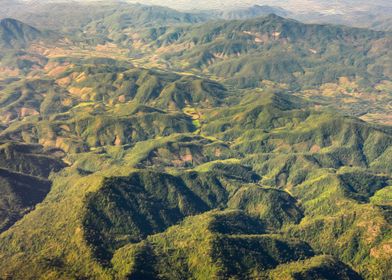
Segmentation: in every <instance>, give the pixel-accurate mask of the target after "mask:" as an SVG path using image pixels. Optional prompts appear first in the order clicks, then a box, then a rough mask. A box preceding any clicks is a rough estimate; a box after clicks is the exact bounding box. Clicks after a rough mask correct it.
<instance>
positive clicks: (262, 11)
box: [219, 5, 290, 19]
mask: <svg viewBox="0 0 392 280" xmlns="http://www.w3.org/2000/svg"><path fill="white" fill-rule="evenodd" d="M269 14H276V15H278V16H282V17H287V16H288V15H289V14H290V12H288V11H286V10H285V9H282V8H279V7H272V6H266V5H263V6H259V5H254V6H252V7H248V8H241V9H235V10H228V11H222V12H220V13H219V15H220V17H221V18H223V19H247V18H254V17H261V16H267V15H269Z"/></svg>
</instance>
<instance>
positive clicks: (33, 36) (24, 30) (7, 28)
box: [0, 18, 43, 48]
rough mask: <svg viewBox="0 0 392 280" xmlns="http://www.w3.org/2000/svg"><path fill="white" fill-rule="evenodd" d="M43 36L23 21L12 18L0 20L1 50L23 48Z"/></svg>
mask: <svg viewBox="0 0 392 280" xmlns="http://www.w3.org/2000/svg"><path fill="white" fill-rule="evenodd" d="M42 36H43V34H42V33H41V32H40V31H39V30H38V29H36V28H34V27H32V26H30V25H28V24H25V23H23V22H21V21H18V20H15V19H11V18H6V19H1V20H0V47H1V48H23V47H26V46H27V45H28V44H29V43H31V42H32V41H34V40H37V39H39V38H40V37H42Z"/></svg>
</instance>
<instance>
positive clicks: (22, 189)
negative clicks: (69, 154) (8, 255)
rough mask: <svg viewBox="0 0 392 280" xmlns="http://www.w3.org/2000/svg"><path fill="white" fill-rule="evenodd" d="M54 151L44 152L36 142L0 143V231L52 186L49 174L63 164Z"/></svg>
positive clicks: (19, 216) (21, 214) (30, 206)
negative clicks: (33, 143)
mask: <svg viewBox="0 0 392 280" xmlns="http://www.w3.org/2000/svg"><path fill="white" fill-rule="evenodd" d="M56 153H59V151H44V150H43V149H42V147H41V146H38V145H25V144H20V143H6V144H2V145H1V146H0V192H1V194H2V196H1V199H0V232H2V231H4V230H6V229H8V228H9V227H10V226H12V225H13V224H14V223H15V222H16V221H17V220H19V219H20V218H22V217H23V216H24V215H25V214H26V213H28V212H29V211H31V210H33V209H34V207H35V205H36V204H37V203H40V202H41V201H42V200H43V199H44V198H45V196H46V195H47V193H48V192H49V190H50V187H51V182H50V181H49V180H48V177H49V175H50V173H51V172H56V171H59V170H61V169H62V168H64V167H65V164H64V163H62V162H61V160H60V159H59V155H58V154H57V155H56ZM61 154H62V153H61V152H60V155H61Z"/></svg>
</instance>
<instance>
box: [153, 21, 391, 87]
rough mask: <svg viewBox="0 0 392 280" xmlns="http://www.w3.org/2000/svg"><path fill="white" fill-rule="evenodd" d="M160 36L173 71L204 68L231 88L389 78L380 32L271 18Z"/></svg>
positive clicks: (191, 28)
mask: <svg viewBox="0 0 392 280" xmlns="http://www.w3.org/2000/svg"><path fill="white" fill-rule="evenodd" d="M162 33H163V35H160V36H157V38H152V37H151V36H150V38H151V39H152V40H153V43H152V45H154V44H155V46H156V47H157V48H159V49H160V50H164V55H163V57H164V58H165V59H167V60H169V61H171V62H172V63H173V64H176V65H178V67H183V68H184V66H185V67H188V69H194V68H197V69H206V70H208V71H209V72H210V73H211V74H213V75H215V76H218V77H223V78H227V79H229V81H230V83H232V84H235V85H241V86H257V85H258V83H259V82H260V81H261V80H272V81H275V82H280V83H286V84H288V85H290V86H291V87H295V86H296V85H299V84H301V85H302V86H315V85H316V86H317V85H320V84H322V83H326V82H332V81H335V80H336V78H337V77H340V76H348V77H356V78H358V79H363V80H364V82H365V83H366V84H369V82H370V83H371V81H378V80H379V79H383V78H385V77H388V76H389V77H390V75H391V74H392V73H390V71H389V69H390V68H389V67H386V64H387V61H388V56H389V55H390V49H389V48H388V42H390V40H391V38H390V36H389V34H388V33H383V32H376V31H371V30H365V29H358V28H348V27H343V26H336V25H318V24H303V23H301V22H299V21H295V20H289V19H285V18H282V17H279V16H277V15H273V14H272V15H269V16H267V17H262V18H255V19H247V20H232V21H215V22H208V23H205V24H200V25H196V26H188V27H183V28H177V29H168V30H164V31H162ZM169 46H170V48H169ZM370 50H372V51H370ZM364 54H365V55H364ZM384 64H385V67H384V66H383V65H384ZM378 66H380V67H378ZM376 69H378V70H377V71H375V70H376Z"/></svg>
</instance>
